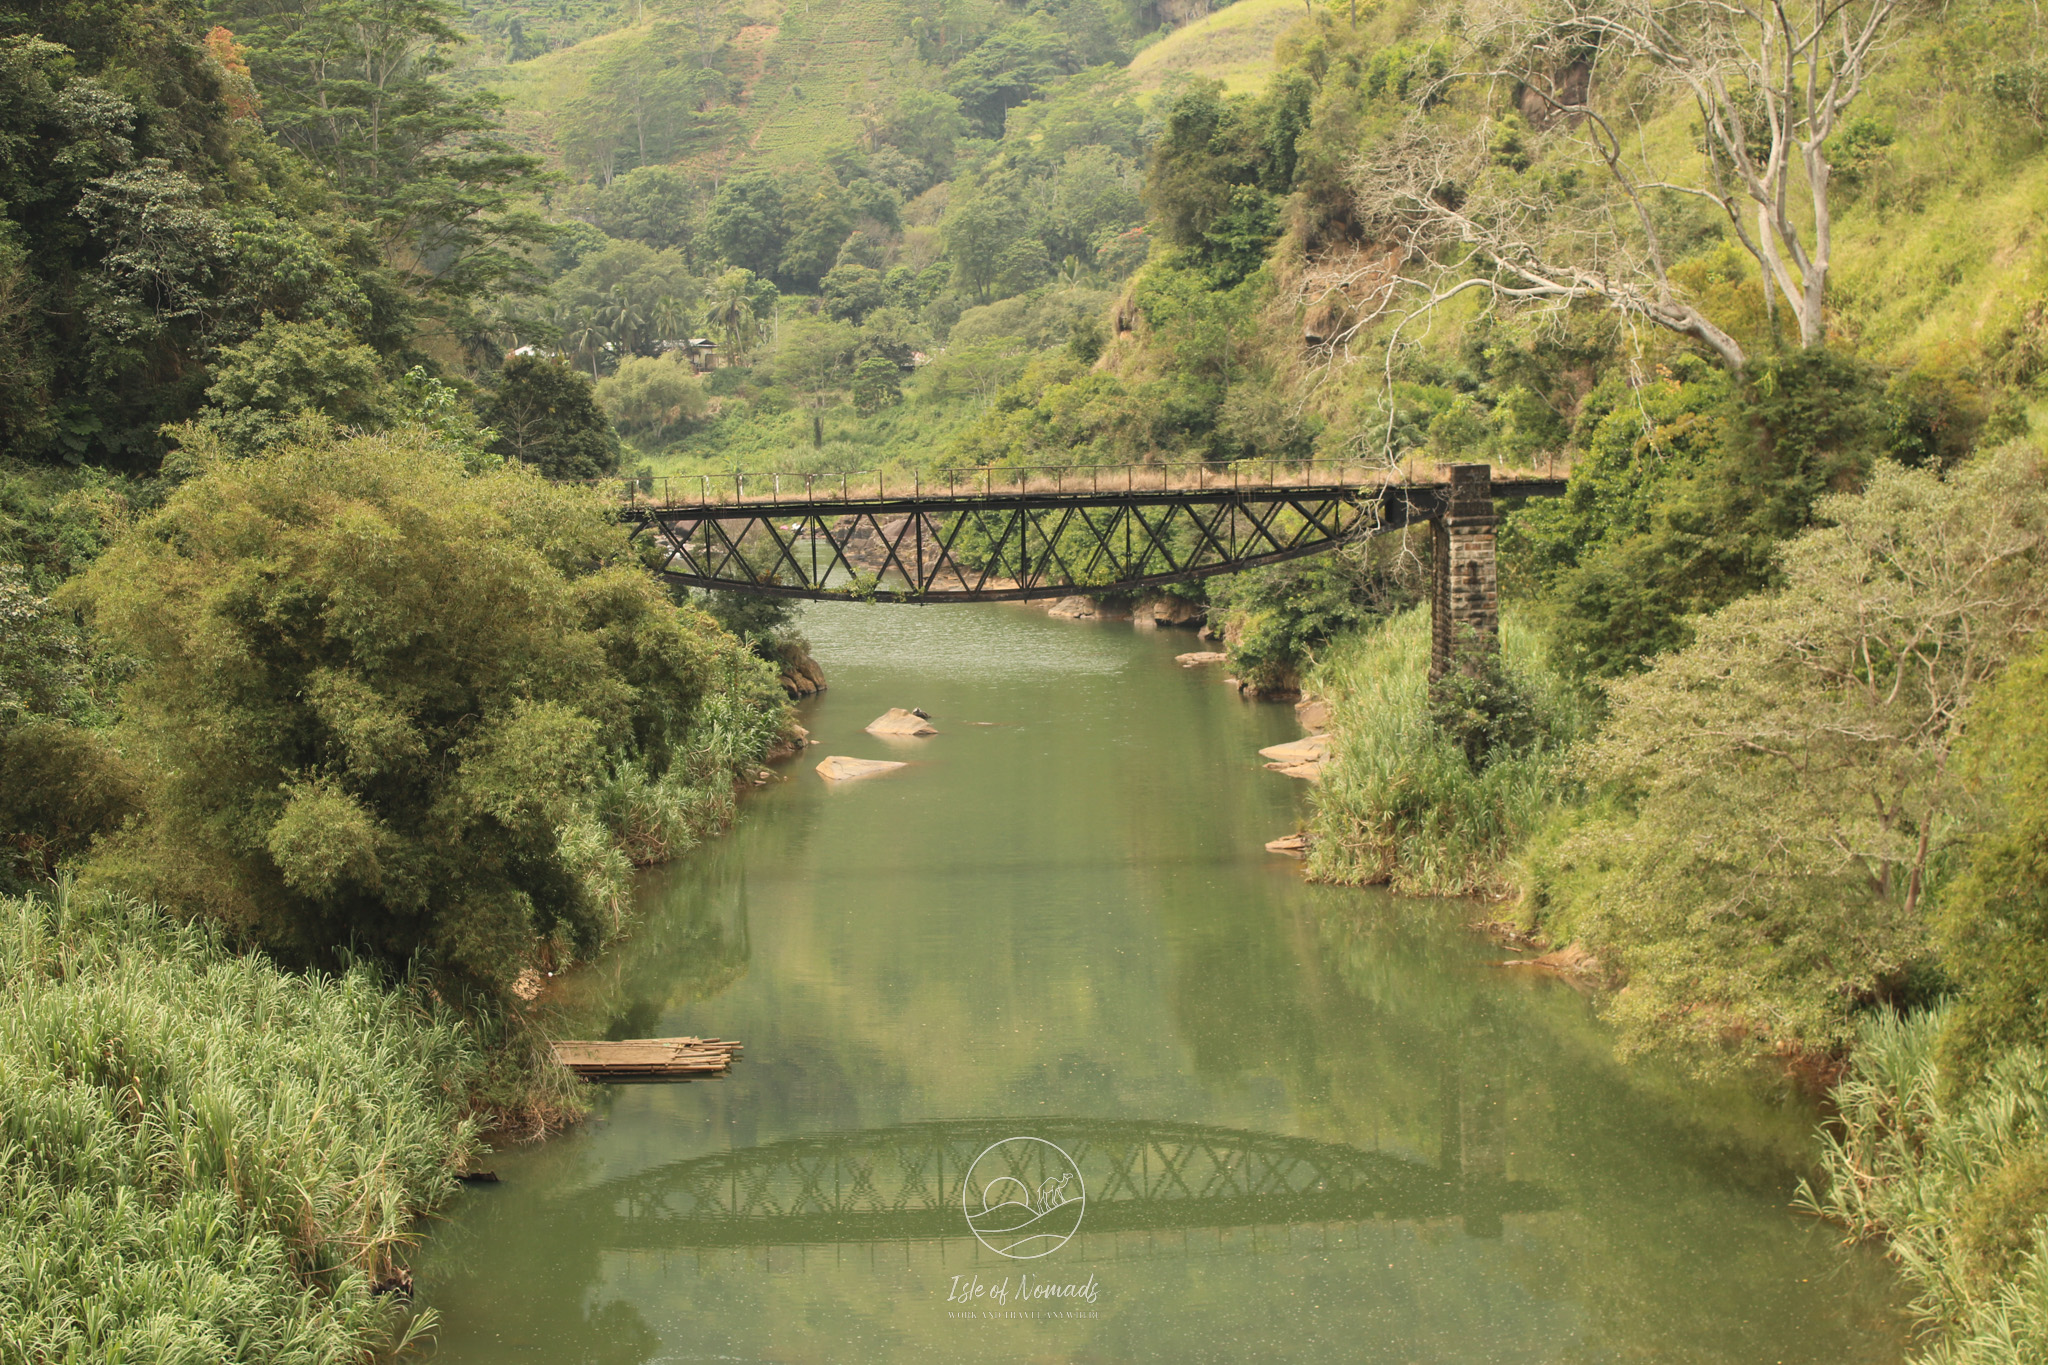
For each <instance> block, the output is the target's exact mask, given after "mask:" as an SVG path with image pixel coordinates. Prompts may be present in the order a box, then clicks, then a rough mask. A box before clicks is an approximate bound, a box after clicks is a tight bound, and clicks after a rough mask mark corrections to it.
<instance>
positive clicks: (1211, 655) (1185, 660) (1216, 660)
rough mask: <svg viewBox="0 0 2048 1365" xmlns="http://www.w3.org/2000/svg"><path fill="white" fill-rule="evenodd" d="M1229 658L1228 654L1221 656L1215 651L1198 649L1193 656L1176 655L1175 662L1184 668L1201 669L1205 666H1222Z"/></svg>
mask: <svg viewBox="0 0 2048 1365" xmlns="http://www.w3.org/2000/svg"><path fill="white" fill-rule="evenodd" d="M1229 657H1230V656H1229V655H1228V654H1219V653H1217V652H1216V651H1215V650H1213V649H1198V650H1195V651H1194V652H1193V653H1191V654H1176V655H1174V656H1173V661H1174V662H1175V663H1177V664H1179V665H1180V666H1181V667H1182V668H1200V667H1201V666H1202V665H1203V664H1220V663H1222V662H1223V661H1224V660H1225V659H1227V658H1229Z"/></svg>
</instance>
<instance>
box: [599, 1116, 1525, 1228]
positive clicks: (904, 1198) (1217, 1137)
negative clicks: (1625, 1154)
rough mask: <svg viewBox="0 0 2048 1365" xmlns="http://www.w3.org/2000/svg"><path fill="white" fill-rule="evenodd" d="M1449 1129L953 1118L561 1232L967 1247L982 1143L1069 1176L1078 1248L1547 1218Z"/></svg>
mask: <svg viewBox="0 0 2048 1365" xmlns="http://www.w3.org/2000/svg"><path fill="white" fill-rule="evenodd" d="M1454 1133H1455V1130H1452V1131H1451V1132H1447V1134H1446V1144H1447V1146H1446V1151H1445V1153H1444V1159H1442V1160H1440V1161H1439V1162H1437V1163H1434V1164H1432V1163H1429V1162H1426V1161H1422V1160H1418V1159H1416V1158H1413V1157H1408V1156H1402V1155H1398V1154H1395V1153H1391V1152H1383V1151H1367V1150H1361V1149H1359V1148H1356V1147H1347V1146H1342V1145H1339V1144H1336V1143H1329V1142H1318V1141H1315V1140H1314V1139H1310V1138H1297V1137H1282V1136H1276V1135H1273V1134H1268V1133H1251V1132H1242V1131H1239V1130H1236V1129H1231V1128H1215V1127H1208V1126H1204V1125H1200V1124H1190V1123H1164V1122H1145V1121H1132V1120H1116V1119H1047V1118H1019V1119H960V1120H950V1121H945V1122H931V1123H911V1124H904V1125H901V1126H898V1127H893V1128H876V1129H869V1130H866V1131H861V1132H850V1133H830V1134H824V1135H820V1136H815V1137H803V1138H794V1139H789V1140H786V1141H782V1142H774V1143H768V1144H764V1145H762V1146H758V1147H749V1148H744V1149H741V1150H738V1151H731V1152H719V1153H715V1154H713V1155H710V1156H702V1157H695V1158H692V1159H690V1160H687V1161H679V1162H676V1163H674V1164H672V1165H668V1166H663V1167H658V1168H656V1169H653V1170H650V1171H646V1172H642V1173H639V1174H635V1175H632V1176H627V1177H622V1178H619V1179H615V1180H611V1181H607V1182H604V1183H601V1184H598V1185H595V1186H589V1187H586V1188H584V1189H582V1190H579V1191H578V1192H577V1194H576V1195H575V1196H574V1197H573V1199H571V1200H568V1201H565V1202H566V1203H567V1204H568V1207H565V1208H564V1209H562V1211H561V1212H562V1216H563V1217H564V1218H565V1219H568V1220H570V1221H578V1220H584V1219H587V1220H591V1221H593V1222H601V1223H602V1224H603V1226H602V1227H601V1228H595V1227H594V1228H590V1229H589V1231H590V1232H591V1233H593V1234H595V1236H594V1240H596V1241H597V1242H599V1243H601V1244H605V1245H608V1246H610V1247H612V1248H613V1249H617V1250H686V1249H691V1248H715V1247H757V1246H793V1245H816V1244H830V1243H848V1242H885V1241H916V1240H932V1239H940V1238H955V1237H964V1236H967V1235H969V1233H968V1228H967V1224H966V1220H965V1218H964V1217H963V1216H962V1213H961V1188H960V1186H961V1179H962V1177H963V1176H964V1175H965V1174H966V1172H967V1170H968V1168H969V1167H970V1166H971V1165H972V1164H973V1162H974V1159H975V1157H977V1156H978V1155H980V1154H981V1152H982V1151H983V1150H984V1149H986V1148H987V1147H988V1146H989V1145H990V1144H991V1143H995V1142H1000V1141H1002V1140H1003V1139H1004V1138H1010V1137H1020V1136H1025V1137H1036V1138H1042V1139H1044V1140H1045V1141H1047V1142H1051V1143H1054V1144H1055V1145H1057V1146H1059V1147H1060V1148H1061V1149H1062V1150H1064V1151H1065V1152H1066V1153H1067V1154H1068V1155H1069V1156H1070V1157H1072V1158H1073V1160H1074V1163H1075V1164H1076V1165H1077V1166H1079V1167H1080V1169H1081V1175H1082V1178H1083V1180H1084V1181H1085V1182H1086V1185H1087V1197H1088V1204H1087V1211H1086V1215H1085V1217H1084V1219H1083V1221H1082V1225H1081V1232H1082V1234H1083V1235H1086V1234H1090V1233H1104V1232H1139V1231H1153V1230H1164V1229H1190V1228H1239V1227H1261V1226H1274V1225H1278V1224H1292V1223H1332V1222H1342V1223H1356V1222H1367V1221H1373V1220H1414V1221H1427V1220H1435V1219H1442V1218H1448V1217H1461V1218H1462V1219H1463V1220H1464V1225H1465V1230H1466V1231H1467V1232H1468V1233H1470V1234H1472V1235H1475V1236H1497V1235H1499V1232H1500V1227H1501V1222H1500V1220H1501V1217H1502V1215H1504V1214H1510V1213H1538V1212H1544V1211H1547V1210H1550V1209H1554V1208H1556V1207H1558V1206H1559V1201H1558V1200H1557V1199H1556V1198H1555V1197H1554V1196H1553V1195H1552V1194H1551V1193H1550V1192H1549V1191H1548V1190H1546V1189H1545V1188H1544V1187H1543V1186H1541V1185H1537V1184H1533V1183H1531V1182H1528V1181H1521V1180H1509V1179H1507V1178H1506V1177H1505V1175H1504V1174H1503V1170H1502V1167H1503V1166H1504V1162H1502V1161H1500V1160H1499V1159H1498V1158H1499V1157H1500V1156H1501V1155H1502V1153H1501V1152H1500V1149H1499V1147H1498V1145H1497V1144H1492V1143H1483V1144H1480V1146H1481V1148H1482V1150H1476V1151H1475V1150H1473V1149H1472V1148H1471V1147H1470V1146H1469V1145H1467V1144H1464V1143H1460V1142H1459V1141H1458V1139H1457V1137H1456V1136H1454Z"/></svg>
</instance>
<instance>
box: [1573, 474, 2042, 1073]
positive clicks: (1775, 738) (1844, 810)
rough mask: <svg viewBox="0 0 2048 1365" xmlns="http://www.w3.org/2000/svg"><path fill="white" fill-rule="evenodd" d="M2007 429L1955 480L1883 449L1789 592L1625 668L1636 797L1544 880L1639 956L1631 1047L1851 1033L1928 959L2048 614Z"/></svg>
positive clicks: (1617, 959) (1791, 567) (1805, 547)
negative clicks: (1952, 861)
mask: <svg viewBox="0 0 2048 1365" xmlns="http://www.w3.org/2000/svg"><path fill="white" fill-rule="evenodd" d="M2043 476H2044V467H2043V462H2042V457H2041V455H2040V454H2039V452H2037V451H2033V450H2030V449H2026V448H2022V447H2008V448H2006V449H2004V450H2002V451H1997V452H1993V453H1990V454H1987V455H1983V456H1980V457H1978V458H1977V459H1976V460H1974V461H1972V462H1971V463H1970V464H1968V465H1966V466H1964V467H1963V468H1962V469H1961V470H1959V471H1957V472H1956V474H1955V475H1954V476H1953V477H1952V478H1950V479H1947V480H1944V479H1942V478H1940V477H1939V476H1937V475H1935V474H1934V473H1931V472H1928V471H1923V470H1906V469H1902V468H1900V467H1899V466H1897V465H1893V464H1890V463H1886V464H1882V465H1880V466H1879V467H1878V468H1877V470H1876V472H1875V473H1874V475H1873V477H1872V481H1871V485H1870V488H1869V490H1868V491H1867V492H1866V493H1864V494H1863V495H1862V496H1860V497H1857V496H1848V495H1832V496H1830V497H1828V498H1826V499H1825V500H1824V501H1823V502H1822V504H1821V506H1820V508H1819V509H1818V511H1819V513H1820V515H1821V517H1822V518H1823V519H1824V520H1825V521H1826V522H1830V523H1832V524H1829V525H1823V526H1821V527H1819V528H1816V529H1814V530H1810V531H1807V532H1805V533H1804V534H1802V535H1801V536H1799V537H1798V538H1797V539H1795V540H1793V541H1792V542H1791V543H1790V544H1789V545H1787V546H1786V547H1785V551H1784V554H1783V573H1784V586H1783V587H1782V588H1780V589H1778V590H1777V591H1774V592H1770V593H1765V594H1761V595H1758V596H1753V597H1746V598H1743V599H1742V600H1740V601H1738V602H1735V603H1733V604H1732V605H1730V606H1727V607H1724V608H1722V609H1721V610H1720V611H1719V612H1717V613H1715V614H1714V615H1712V616H1708V617H1705V618H1703V619H1702V620H1701V621H1700V622H1699V623H1698V626H1697V628H1696V635H1695V639H1694V641H1693V643H1692V644H1691V645H1689V646H1688V647H1686V648H1685V649H1683V650H1680V651H1678V652H1676V653H1671V654H1666V655H1664V656H1662V657H1660V658H1659V659H1657V660H1656V661H1655V662H1653V663H1652V664H1651V665H1650V667H1649V669H1648V670H1647V671H1646V672H1644V673H1642V674H1640V675H1638V676H1636V677H1633V678H1627V679H1624V680H1622V681H1620V682H1618V683H1615V684H1613V685H1612V687H1611V689H1610V694H1609V695H1610V700H1611V706H1612V713H1611V717H1610V720H1609V723H1608V726H1607V728H1606V730H1605V732H1604V733H1603V734H1602V735H1601V737H1600V738H1599V739H1598V740H1597V741H1596V743H1595V744H1594V746H1593V750H1592V755H1591V758H1592V765H1591V766H1592V771H1593V773H1594V775H1595V776H1597V777H1600V778H1603V779H1605V780H1607V781H1609V782H1611V783H1613V784H1615V794H1616V796H1615V799H1616V802H1617V806H1616V808H1615V809H1616V813H1614V814H1609V815H1601V816H1597V817H1595V818H1592V819H1589V820H1588V821H1587V822H1586V823H1584V824H1583V825H1581V826H1580V827H1579V828H1578V829H1577V830H1576V831H1575V832H1573V833H1572V834H1571V835H1570V836H1569V837H1567V838H1566V839H1565V840H1564V841H1563V843H1562V845H1561V848H1560V850H1559V852H1558V853H1557V854H1556V855H1555V857H1554V859H1553V860H1551V862H1550V864H1549V865H1550V867H1551V870H1550V871H1549V872H1548V873H1546V874H1545V875H1544V878H1543V881H1544V885H1545V886H1546V887H1547V888H1548V891H1547V894H1550V895H1552V896H1554V897H1556V898H1557V900H1558V903H1557V904H1556V905H1555V906H1554V908H1553V911H1552V915H1553V921H1552V922H1553V923H1554V924H1556V925H1560V926H1564V927H1567V928H1568V929H1569V930H1570V931H1571V932H1574V933H1577V934H1579V935H1581V936H1583V937H1585V938H1586V939H1587V940H1588V941H1589V943H1590V944H1591V945H1592V946H1593V947H1594V948H1595V949H1596V950H1597V951H1599V952H1601V953H1602V954H1603V956H1604V957H1606V958H1607V959H1608V960H1610V961H1612V962H1613V963H1614V964H1615V965H1617V966H1619V967H1620V968H1621V969H1623V970H1625V971H1626V972H1627V973H1628V977H1629V989H1628V990H1627V991H1626V992H1624V993H1622V994H1621V995H1619V996H1617V997H1616V998H1615V1001H1614V1005H1613V1010H1614V1013H1615V1015H1616V1017H1617V1018H1618V1019H1619V1020H1620V1022H1621V1024H1622V1026H1623V1029H1624V1038H1625V1042H1626V1044H1627V1046H1629V1047H1631V1048H1643V1047H1648V1046H1655V1045H1678V1046H1689V1047H1693V1048H1696V1049H1699V1050H1700V1051H1701V1052H1702V1053H1703V1054H1705V1055H1712V1053H1713V1052H1714V1051H1715V1050H1716V1049H1718V1048H1719V1047H1720V1046H1721V1045H1722V1044H1723V1043H1725V1042H1727V1041H1729V1040H1731V1039H1734V1040H1738V1041H1743V1042H1746V1043H1748V1044H1749V1045H1750V1046H1751V1047H1761V1048H1773V1047H1775V1048H1800V1049H1808V1050H1816V1051H1831V1050H1835V1049H1838V1048H1841V1047H1843V1046H1844V1045H1846V1044H1847V1042H1848V1040H1849V1038H1850V1036H1851V1033H1852V1029H1853V1022H1852V1017H1851V1016H1852V1014H1853V1013H1854V1011H1855V1010H1856V1009H1857V1008H1858V1007H1859V1005H1865V1004H1869V1003H1871V1002H1873V1001H1876V1000H1882V999H1888V998H1896V997H1898V996H1899V995H1900V994H1902V993H1904V992H1905V991H1906V990H1907V989H1908V986H1909V983H1910V981H1911V979H1912V976H1913V974H1914V973H1915V972H1916V971H1917V970H1919V969H1920V966H1921V964H1924V963H1925V962H1926V961H1927V959H1928V957H1929V950H1930V948H1931V941H1930V932H1929V931H1930V925H1929V916H1928V914H1927V904H1926V902H1927V895H1928V882H1929V877H1930V873H1931V871H1932V868H1933V865H1934V864H1933V859H1934V857H1935V856H1936V854H1937V853H1938V852H1939V850H1940V849H1941V848H1942V847H1943V846H1944V844H1945V843H1946V841H1947V840H1948V839H1949V838H1951V837H1952V835H1953V833H1954V831H1955V830H1956V828H1957V825H1958V822H1959V820H1960V819H1961V818H1962V817H1963V816H1965V815H1966V814H1967V805H1966V802H1965V801H1964V799H1963V793H1962V791H1961V790H1960V782H1959V780H1958V774H1957V772H1956V771H1955V768H1954V765H1953V764H1952V762H1951V755H1952V751H1953V748H1954V746H1955V744H1956V743H1957V741H1958V740H1959V739H1960V738H1961V736H1962V733H1963V729H1962V722H1963V718H1964V716H1965V714H1966V712H1967V709H1968V707H1969V706H1970V703H1971V701H1972V699H1973V697H1974V696H1975V695H1976V694H1977V693H1978V691H1979V690H1980V689H1981V688H1982V687H1983V685H1984V684H1985V683H1986V682H1987V681H1988V680H1989V679H1991V678H1993V677H1995V676H1996V675H1997V674H1998V673H1999V672H2000V671H2001V670H2002V669H2003V667H2004V665H2005V664H2006V662H2007V661H2008V660H2010V659H2012V658H2013V657H2014V656H2015V655H2016V654H2017V653H2019V652H2020V651H2021V650H2022V649H2023V648H2024V647H2025V644H2026V642H2027V640H2028V637H2029V636H2030V634H2031V632H2032V631H2033V629H2034V623H2035V622H2036V621H2037V620H2038V619H2039V614H2040V613H2041V612H2042V611H2043V610H2044V609H2048V574H2043V573H2042V572H2041V567H2040V564H2041V560H2042V558H2043V555H2044V553H2048V479H2044V477H2043Z"/></svg>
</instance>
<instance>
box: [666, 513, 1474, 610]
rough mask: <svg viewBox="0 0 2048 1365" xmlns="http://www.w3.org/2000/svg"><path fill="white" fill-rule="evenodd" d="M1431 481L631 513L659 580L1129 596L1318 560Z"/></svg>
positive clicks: (774, 592)
mask: <svg viewBox="0 0 2048 1365" xmlns="http://www.w3.org/2000/svg"><path fill="white" fill-rule="evenodd" d="M1441 496H1442V495H1441V491H1440V488H1439V486H1436V485H1416V486H1409V487H1376V488H1374V489H1372V490H1370V491H1365V490H1361V489H1358V488H1356V487H1347V486H1336V485H1332V486H1328V487H1275V488H1263V489H1242V490H1235V489H1222V490H1178V491H1171V490H1159V491H1154V492H1149V493H1124V494H1115V493H1106V494H1093V493H1091V494H1064V495H1063V494H1021V495H996V496H984V497H961V498H954V497H930V498H890V499H880V498H878V499H870V500H867V501H854V502H832V503H822V504H821V503H812V502H787V503H747V504H740V505H736V506H726V507H715V508H712V507H702V508H690V507H676V508H669V507H637V508H634V509H632V510H631V511H630V512H629V513H628V514H627V515H628V516H629V519H631V520H632V521H634V522H635V523H636V525H637V528H638V531H640V532H646V533H648V534H651V535H653V536H654V537H655V538H656V539H657V542H658V543H659V544H660V546H661V547H662V550H663V552H664V554H665V563H664V572H665V573H666V574H667V575H668V576H669V577H670V578H671V579H674V580H676V581H678V582H681V583H685V584H688V585H689V586H691V587H696V588H721V589H726V590H732V591H739V592H745V593H751V594H756V595H762V596H773V597H799V598H815V599H830V598H844V597H849V596H856V595H857V596H861V597H865V598H870V599H874V600H880V601H901V602H1000V601H1018V600H1022V599H1027V598H1037V597H1059V596H1065V595H1066V594H1068V593H1072V592H1076V591H1083V590H1085V591H1090V592H1133V591H1137V590H1139V589H1143V588H1150V587H1157V586H1160V585H1163V584H1167V583H1177V582H1187V581H1190V580H1193V579H1198V578H1207V577H1210V576H1211V575H1214V574H1224V573H1235V572H1237V571H1239V570H1242V569H1250V568H1256V567H1257V566H1259V565H1262V564H1278V563H1282V562H1285V561H1287V560H1291V559H1300V558H1303V557H1305V556H1308V555H1313V554H1320V553H1322V552H1323V551H1325V550H1329V549H1331V548H1333V547H1334V546H1336V545H1338V544H1340V543H1342V542H1344V541H1346V540H1350V539H1354V538H1357V537H1361V536H1366V535H1374V534H1378V533H1380V532H1382V531H1387V530H1392V529H1395V528H1397V527H1401V526H1406V525H1409V524H1411V523H1413V522H1416V521H1420V520H1426V519H1429V518H1432V517H1435V516H1438V515H1440V514H1441V509H1440V507H1439V502H1440V500H1441Z"/></svg>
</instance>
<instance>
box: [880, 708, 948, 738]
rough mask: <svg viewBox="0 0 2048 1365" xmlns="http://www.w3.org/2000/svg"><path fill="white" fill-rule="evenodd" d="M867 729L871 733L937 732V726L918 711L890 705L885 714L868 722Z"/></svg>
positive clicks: (911, 734) (929, 733)
mask: <svg viewBox="0 0 2048 1365" xmlns="http://www.w3.org/2000/svg"><path fill="white" fill-rule="evenodd" d="M867 730H868V733H869V734H871V735H890V736H897V735H903V736H914V735H935V734H937V733H938V732H939V727H938V726H936V725H934V724H932V723H931V721H930V720H929V719H928V718H926V717H925V716H924V715H922V714H920V713H919V712H916V711H906V710H904V709H903V708H902V707H900V706H892V707H890V708H889V710H888V712H887V713H886V714H884V715H880V716H877V717H875V718H874V719H873V720H872V721H870V722H868V727H867Z"/></svg>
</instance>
